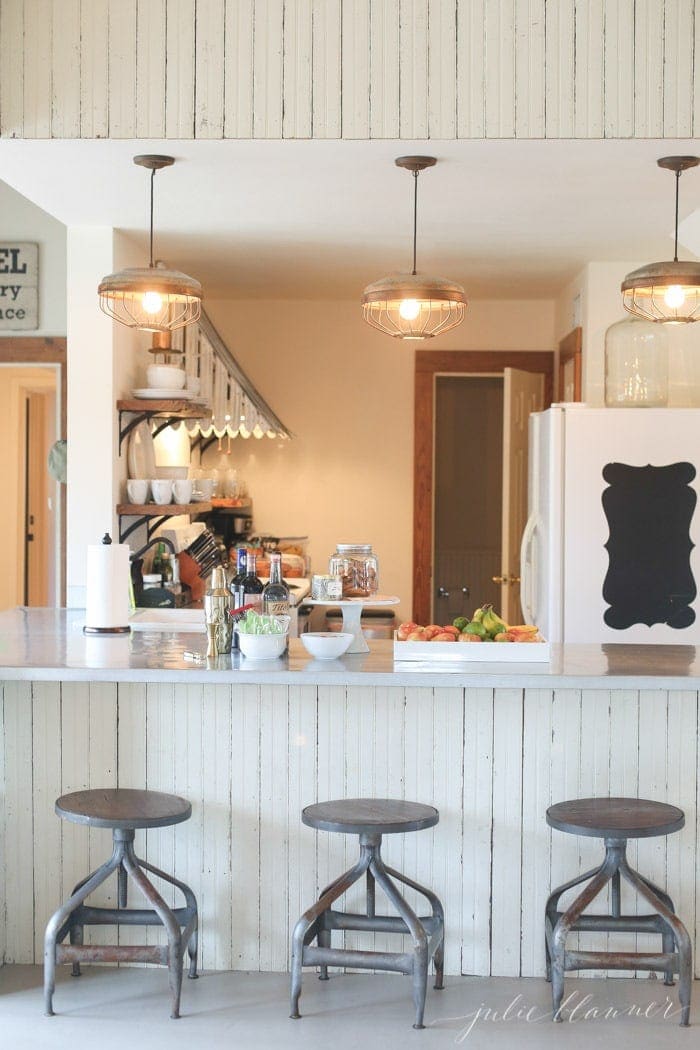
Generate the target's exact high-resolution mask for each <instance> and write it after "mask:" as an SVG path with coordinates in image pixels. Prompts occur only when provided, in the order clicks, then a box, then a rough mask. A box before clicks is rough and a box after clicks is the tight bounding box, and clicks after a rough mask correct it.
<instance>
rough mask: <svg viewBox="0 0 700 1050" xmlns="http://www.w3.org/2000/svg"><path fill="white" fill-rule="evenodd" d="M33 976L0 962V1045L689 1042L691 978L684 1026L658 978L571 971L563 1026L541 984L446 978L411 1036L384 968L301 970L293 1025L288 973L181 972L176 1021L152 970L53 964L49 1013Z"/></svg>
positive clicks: (492, 1049) (407, 1011)
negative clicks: (298, 1013) (323, 973)
mask: <svg viewBox="0 0 700 1050" xmlns="http://www.w3.org/2000/svg"><path fill="white" fill-rule="evenodd" d="M41 983H42V972H41V969H40V968H39V967H36V966H5V967H4V968H2V969H0V1046H2V1047H7V1048H8V1050H10V1048H11V1050H30V1048H31V1050H42V1048H44V1047H46V1048H50V1050H64V1048H65V1050H83V1048H86V1050H87V1048H99V1050H113V1048H116V1047H119V1048H120V1050H121V1048H123V1046H124V1045H125V1043H126V1044H127V1045H128V1044H133V1045H136V1046H143V1047H147V1048H148V1050H161V1048H162V1050H166V1048H167V1050H180V1048H183V1050H200V1048H201V1050H219V1047H221V1048H227V1050H228V1048H230V1050H264V1048H267V1047H270V1048H273V1047H274V1048H279V1047H285V1048H286V1047H290V1048H296V1047H298V1048H300V1050H302V1048H303V1050H328V1048H329V1047H330V1046H332V1050H358V1043H359V1042H360V1041H361V1043H362V1050H380V1048H381V1050H393V1048H394V1047H396V1048H397V1050H398V1048H402V1050H403V1048H405V1047H420V1048H421V1050H435V1048H438V1047H439V1048H443V1050H447V1048H449V1047H453V1046H458V1047H459V1046H465V1047H473V1048H475V1050H481V1048H486V1047H488V1050H499V1048H501V1047H502V1048H504V1050H505V1048H508V1050H512V1048H513V1047H514V1046H517V1048H518V1050H530V1048H532V1050H535V1048H536V1050H547V1048H548V1047H552V1048H555V1047H556V1048H557V1050H561V1048H566V1050H590V1045H591V1040H595V1045H596V1048H603V1050H605V1048H606V1047H609V1048H610V1050H628V1048H629V1050H632V1048H635V1050H639V1048H642V1050H656V1048H657V1047H659V1048H660V1047H672V1046H673V1047H682V1046H686V1047H688V1048H693V1050H695V1048H697V1047H698V1046H699V1045H700V987H698V986H697V982H696V987H695V989H694V997H695V1004H696V1005H695V1008H694V1010H693V1015H692V1016H693V1021H694V1026H692V1025H691V1027H690V1028H688V1029H679V1027H678V1017H677V1015H676V1010H677V1002H676V999H675V989H673V988H669V989H667V988H665V987H664V985H663V983H662V982H661V981H659V980H649V979H646V978H642V979H638V980H623V979H614V980H607V981H606V980H597V979H596V980H576V979H575V978H572V979H570V980H568V981H567V995H568V1003H567V1007H566V1009H565V1011H564V1020H565V1023H564V1024H553V1023H552V1020H551V1013H550V1012H549V1011H550V999H549V986H548V985H546V984H545V982H544V981H542V980H534V979H523V980H518V979H511V978H480V977H479V978H476V977H453V978H449V979H448V980H447V981H446V988H445V990H444V991H443V992H435V991H433V990H432V988H430V990H429V992H428V1003H427V1008H426V1025H427V1027H426V1029H425V1030H424V1031H422V1032H416V1031H414V1030H413V1028H412V1027H411V1023H412V1010H411V1003H410V985H409V982H408V980H407V979H405V978H401V977H398V976H394V975H369V974H368V975H365V974H359V975H358V974H349V975H337V976H334V977H332V979H331V980H330V981H329V982H328V983H320V982H319V981H318V980H317V979H316V977H315V974H314V973H313V972H312V971H309V972H308V974H307V975H306V976H305V980H304V990H303V995H302V999H301V1009H302V1012H303V1013H304V1017H303V1019H302V1020H301V1021H291V1020H289V1018H288V1016H287V1014H288V1000H287V992H288V979H287V977H286V975H282V974H258V973H254V974H253V973H251V974H249V973H207V974H204V975H203V976H202V977H201V978H200V979H199V980H198V981H188V980H187V979H185V982H184V986H183V997H182V1008H183V1016H182V1017H181V1019H180V1020H179V1021H171V1020H170V1019H169V1017H168V994H167V983H166V976H165V973H164V972H163V971H161V970H158V969H150V968H149V969H145V968H128V969H121V970H119V971H118V972H116V971H115V970H112V969H108V968H103V967H93V968H86V969H85V972H84V975H83V977H81V978H80V980H75V979H73V978H71V977H70V975H69V971H68V969H67V968H65V967H61V968H60V972H59V978H58V983H57V987H56V996H55V999H54V1007H55V1009H56V1011H57V1015H56V1016H55V1017H52V1018H49V1017H44V1016H43V1004H42V997H41ZM667 993H670V995H669V996H668V997H667ZM494 1013H495V1016H494ZM516 1040H517V1042H516Z"/></svg>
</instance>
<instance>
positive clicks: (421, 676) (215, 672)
mask: <svg viewBox="0 0 700 1050" xmlns="http://www.w3.org/2000/svg"><path fill="white" fill-rule="evenodd" d="M84 617H85V614H84V612H82V611H81V610H79V609H76V610H65V609H24V608H19V609H11V610H7V611H6V612H1V613H0V679H3V680H5V681H17V680H35V681H39V680H44V681H45V680H60V681H100V682H120V681H121V682H183V681H190V682H193V683H195V682H241V683H260V684H269V683H273V684H280V685H283V684H293V685H319V684H321V685H343V684H346V685H368V686H371V685H385V686H386V685H395V686H416V687H438V686H453V687H457V688H466V687H469V688H479V687H486V688H491V689H493V688H520V689H522V688H529V689H538V688H539V689H555V688H570V689H596V688H597V689H601V688H602V689H611V688H615V689H640V688H643V689H700V656H699V655H698V652H697V650H696V649H695V648H694V647H693V646H651V645H650V646H643V645H637V646H632V645H605V646H600V645H570V646H563V647H562V646H558V647H557V646H555V647H553V654H552V660H551V662H550V663H548V664H541V665H540V664H508V665H505V664H479V663H469V664H464V663H463V664H455V665H450V666H447V665H445V664H439V665H438V664H430V663H401V662H395V661H394V656H393V645H392V643H391V642H381V641H380V642H370V648H371V651H370V652H369V653H367V654H358V655H354V656H343V657H341V658H340V659H339V660H333V661H317V660H312V659H311V658H310V657H309V656H308V654H307V652H306V650H305V649H304V648H303V646H302V644H301V642H300V641H298V639H292V640H291V642H290V651H289V654H288V655H287V656H284V657H281V658H280V659H278V660H274V661H269V660H265V661H250V660H246V659H245V658H244V657H241V656H240V655H235V656H223V657H219V658H218V660H217V661H215V662H214V661H210V662H209V664H207V663H206V662H205V663H202V664H196V663H191V662H189V661H187V660H185V659H184V656H183V654H184V652H185V651H198V652H200V653H202V654H204V653H205V652H206V639H205V636H204V633H202V635H201V636H200V635H198V634H191V633H189V634H188V633H179V632H177V631H165V632H163V631H158V632H150V631H141V632H139V633H136V632H134V633H132V634H130V635H114V636H109V637H104V636H86V635H85V634H83V631H82V625H83V623H84Z"/></svg>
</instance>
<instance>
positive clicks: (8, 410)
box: [0, 365, 58, 609]
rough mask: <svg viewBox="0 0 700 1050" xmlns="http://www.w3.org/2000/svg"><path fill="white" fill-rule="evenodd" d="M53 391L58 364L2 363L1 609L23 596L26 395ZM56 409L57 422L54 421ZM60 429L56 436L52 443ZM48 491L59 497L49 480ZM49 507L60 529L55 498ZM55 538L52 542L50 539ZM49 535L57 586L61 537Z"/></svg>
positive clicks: (51, 525)
mask: <svg viewBox="0 0 700 1050" xmlns="http://www.w3.org/2000/svg"><path fill="white" fill-rule="evenodd" d="M30 391H31V392H37V391H42V392H43V391H47V392H51V391H53V392H54V394H55V393H56V370H55V369H52V368H41V367H39V366H34V365H28V366H26V367H15V366H10V365H8V366H2V367H0V448H2V455H3V463H4V466H3V470H2V495H3V503H4V506H5V508H6V510H5V513H3V514H2V515H0V551H2V561H1V562H0V569H1V571H0V609H10V608H12V607H13V606H15V605H21V604H22V603H23V601H24V496H25V476H24V470H25V453H24V437H25V427H26V417H25V407H24V403H25V399H26V397H27V394H28V393H29V392H30ZM55 421H56V417H55V413H54V426H55ZM57 436H58V435H57V434H56V433H55V434H53V436H52V437H51V441H50V442H49V444H51V443H52V442H53V441H54V440H55V439H56V437H57ZM49 494H50V496H52V497H53V499H54V501H55V485H54V484H53V483H52V482H50V484H49ZM53 509H54V511H53V512H51V513H50V512H49V511H48V509H47V516H48V522H49V524H48V529H49V532H51V530H55V523H56V518H55V502H54V503H53ZM52 539H53V542H52V541H51V540H52ZM57 539H58V537H57V536H55V532H54V535H53V537H50V538H49V546H50V557H51V566H48V565H47V571H49V575H53V581H54V582H53V586H55V569H56V564H55V562H56V542H57Z"/></svg>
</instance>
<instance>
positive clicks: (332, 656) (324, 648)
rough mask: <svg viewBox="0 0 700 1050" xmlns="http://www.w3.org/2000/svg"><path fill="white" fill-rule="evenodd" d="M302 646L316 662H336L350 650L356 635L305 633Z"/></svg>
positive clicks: (330, 632)
mask: <svg viewBox="0 0 700 1050" xmlns="http://www.w3.org/2000/svg"><path fill="white" fill-rule="evenodd" d="M299 637H300V638H301V642H302V645H303V646H304V648H305V649H306V651H307V653H310V654H311V656H313V658H314V659H315V660H336V659H337V658H338V657H339V656H342V655H343V653H344V652H346V651H347V650H348V649H349V648H350V642H351V641H352V640H353V638H354V635H352V634H343V633H342V632H339V631H305V632H304V634H300V635H299Z"/></svg>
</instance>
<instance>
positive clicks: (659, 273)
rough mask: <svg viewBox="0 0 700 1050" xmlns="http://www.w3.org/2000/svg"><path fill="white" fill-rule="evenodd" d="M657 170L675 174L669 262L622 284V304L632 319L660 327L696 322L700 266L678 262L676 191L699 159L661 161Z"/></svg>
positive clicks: (641, 270) (699, 316)
mask: <svg viewBox="0 0 700 1050" xmlns="http://www.w3.org/2000/svg"><path fill="white" fill-rule="evenodd" d="M656 163H657V164H658V165H659V167H660V168H667V169H668V170H669V171H674V172H675V173H676V225H675V247H674V253H673V262H658V263H649V265H648V266H641V267H640V268H639V269H638V270H633V272H632V273H628V274H627V276H626V277H625V279H624V281H623V282H622V304H623V306H624V308H625V310H628V311H629V312H630V313H631V314H634V315H635V317H643V318H644V319H645V320H647V321H657V322H661V323H662V324H663V323H665V324H687V323H688V322H690V321H698V320H700V263H696V262H679V261H678V188H679V183H680V178H681V172H683V171H685V170H686V169H687V168H694V167H695V166H696V165H697V164H700V157H661V158H660V160H658V161H657V162H656Z"/></svg>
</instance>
